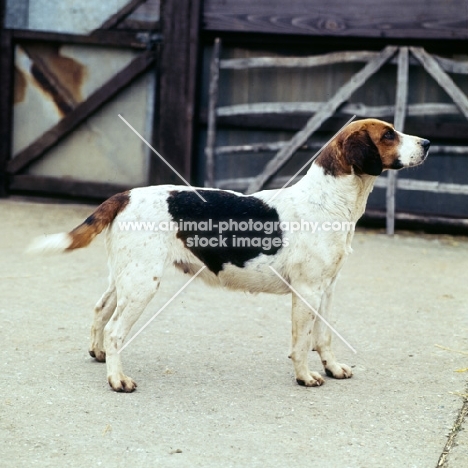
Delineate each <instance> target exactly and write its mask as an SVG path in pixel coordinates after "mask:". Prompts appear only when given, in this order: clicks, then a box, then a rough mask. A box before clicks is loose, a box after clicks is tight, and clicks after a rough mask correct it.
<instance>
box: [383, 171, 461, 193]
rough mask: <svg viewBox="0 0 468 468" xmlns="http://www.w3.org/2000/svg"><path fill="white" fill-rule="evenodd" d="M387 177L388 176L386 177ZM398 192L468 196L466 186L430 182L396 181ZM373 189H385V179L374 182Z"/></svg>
mask: <svg viewBox="0 0 468 468" xmlns="http://www.w3.org/2000/svg"><path fill="white" fill-rule="evenodd" d="M387 177H388V175H387ZM396 186H397V188H398V190H412V191H420V192H432V193H448V194H451V195H468V185H464V184H452V183H446V182H439V181H432V180H415V179H400V178H399V179H398V180H397V182H396ZM375 187H377V188H386V187H387V181H386V180H385V177H379V178H378V179H377V180H376V183H375Z"/></svg>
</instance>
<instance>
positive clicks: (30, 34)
mask: <svg viewBox="0 0 468 468" xmlns="http://www.w3.org/2000/svg"><path fill="white" fill-rule="evenodd" d="M12 34H13V38H14V40H18V41H33V42H36V41H44V42H60V43H63V44H84V45H97V46H106V47H131V48H133V49H147V48H148V45H149V44H150V43H154V42H157V41H160V40H161V37H160V35H159V34H156V33H155V34H151V35H149V34H141V33H138V32H134V31H121V30H96V31H94V32H93V33H92V34H90V35H82V34H67V33H55V32H47V31H31V30H28V29H15V30H13V31H12Z"/></svg>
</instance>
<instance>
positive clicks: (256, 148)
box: [215, 141, 468, 155]
mask: <svg viewBox="0 0 468 468" xmlns="http://www.w3.org/2000/svg"><path fill="white" fill-rule="evenodd" d="M325 143H326V141H317V142H313V143H310V144H305V145H302V146H301V147H300V148H299V150H301V151H306V150H319V149H320V148H321V147H322V146H323V145H324V144H325ZM287 145H288V142H287V141H276V142H272V143H270V142H268V143H254V144H251V145H231V146H218V147H216V149H215V154H216V155H224V154H230V155H232V154H237V153H265V152H277V151H279V150H280V149H281V148H284V147H285V146H287ZM467 149H468V148H467Z"/></svg>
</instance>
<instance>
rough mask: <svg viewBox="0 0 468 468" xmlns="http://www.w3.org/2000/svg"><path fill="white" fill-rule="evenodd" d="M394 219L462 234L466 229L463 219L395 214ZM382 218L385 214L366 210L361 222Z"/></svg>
mask: <svg viewBox="0 0 468 468" xmlns="http://www.w3.org/2000/svg"><path fill="white" fill-rule="evenodd" d="M395 217H396V219H397V221H405V222H408V223H411V224H420V225H423V226H433V227H437V226H440V227H444V228H446V227H452V228H461V229H462V230H463V232H466V229H467V228H468V219H465V218H449V217H445V216H432V215H420V214H414V213H397V214H396V215H395ZM384 218H385V214H384V213H382V212H381V211H378V210H367V211H366V212H365V213H364V215H363V217H362V218H361V220H363V221H370V220H376V219H384Z"/></svg>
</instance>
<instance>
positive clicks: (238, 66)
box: [220, 50, 468, 75]
mask: <svg viewBox="0 0 468 468" xmlns="http://www.w3.org/2000/svg"><path fill="white" fill-rule="evenodd" d="M377 55H378V52H371V51H364V50H363V51H352V52H331V53H328V54H322V55H313V56H308V57H250V58H237V59H225V60H221V61H220V68H221V69H223V70H224V69H226V70H245V69H249V68H280V67H281V68H312V67H318V66H323V65H334V64H341V63H352V62H368V61H369V60H372V59H374V58H375V57H376V56H377ZM433 57H434V59H435V60H436V62H437V63H438V64H439V65H440V67H441V68H442V70H444V71H446V72H447V73H459V74H465V75H466V74H468V62H461V61H459V60H453V59H449V58H445V57H439V56H437V55H433ZM388 63H391V64H392V65H397V64H398V61H397V59H392V60H389V62H388ZM409 65H412V66H415V65H418V66H420V63H419V61H418V60H416V59H415V58H414V57H411V56H410V57H409Z"/></svg>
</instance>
